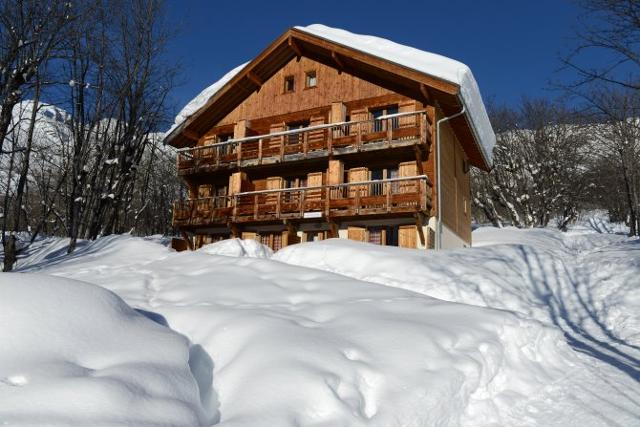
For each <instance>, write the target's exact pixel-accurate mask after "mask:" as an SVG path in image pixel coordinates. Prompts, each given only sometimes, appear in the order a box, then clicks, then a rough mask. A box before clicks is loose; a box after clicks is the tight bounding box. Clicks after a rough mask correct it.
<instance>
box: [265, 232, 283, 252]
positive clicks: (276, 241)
mask: <svg viewBox="0 0 640 427" xmlns="http://www.w3.org/2000/svg"><path fill="white" fill-rule="evenodd" d="M260 243H262V244H263V245H265V246H269V247H270V248H271V249H273V250H274V251H277V250H279V249H282V233H260Z"/></svg>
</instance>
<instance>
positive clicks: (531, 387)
mask: <svg viewBox="0 0 640 427" xmlns="http://www.w3.org/2000/svg"><path fill="white" fill-rule="evenodd" d="M474 239H475V241H476V242H481V244H483V245H486V246H483V247H480V248H475V249H471V250H460V251H443V252H440V253H434V252H421V251H415V250H402V249H397V248H379V247H374V246H371V245H366V244H359V243H353V242H349V241H326V242H317V243H311V244H301V245H296V246H291V247H288V248H286V249H284V250H282V251H280V252H277V253H276V254H275V255H274V256H273V257H271V258H251V257H247V256H244V255H246V254H245V253H242V251H236V252H235V253H236V254H237V255H239V256H237V257H234V256H229V255H233V253H234V252H233V251H226V253H227V255H219V254H211V253H207V250H201V251H197V252H191V253H175V252H171V251H169V250H168V249H166V248H165V247H164V246H162V245H161V244H160V243H159V240H158V239H157V238H149V239H140V238H133V237H130V236H112V237H106V238H102V239H99V240H98V241H96V242H92V243H88V244H83V245H81V247H80V248H79V249H78V251H77V253H75V254H74V255H72V256H71V257H66V256H64V242H61V241H58V240H55V239H50V240H42V241H40V242H38V243H37V245H34V246H33V247H31V248H30V252H29V253H28V255H27V258H26V259H23V260H21V262H20V265H19V267H20V269H21V270H22V271H30V272H39V273H47V274H53V275H56V276H63V277H68V278H73V279H79V280H84V281H87V282H91V283H94V284H98V285H100V286H103V287H105V288H108V289H111V290H113V291H114V292H116V293H117V294H118V295H119V296H121V297H122V298H124V299H125V301H127V302H128V303H129V304H130V305H132V306H134V307H136V308H139V309H142V310H145V311H146V312H147V315H148V316H151V317H155V318H157V319H161V320H164V321H166V323H167V324H168V326H169V327H170V328H172V329H174V330H176V331H178V332H180V333H181V334H184V335H186V336H187V337H188V338H189V339H190V341H191V346H192V347H191V348H192V349H193V348H197V349H199V350H200V351H199V357H198V358H196V360H197V362H198V363H192V365H193V366H192V369H191V370H192V371H193V372H194V375H195V377H196V380H197V382H198V385H199V390H200V395H199V400H198V399H195V401H192V404H194V405H196V404H198V402H201V404H202V408H203V411H204V412H205V418H207V419H208V420H210V421H220V424H221V425H224V426H253V425H278V426H280V425H292V426H293V425H331V426H341V425H345V426H347V425H348V426H352V425H375V426H389V425H402V426H431V425H433V426H436V425H438V426H455V425H508V426H523V425H524V426H527V425H545V426H555V425H558V426H560V425H562V426H564V425H576V426H578V425H580V426H582V425H589V426H592V425H595V426H598V425H633V423H634V422H636V421H637V419H638V418H639V417H640V406H638V403H637V402H640V387H639V383H638V380H637V378H638V376H637V373H638V369H640V366H638V359H639V355H638V350H637V349H638V347H639V346H640V342H638V339H639V337H638V335H637V331H638V318H637V313H638V312H639V311H640V310H638V304H639V301H638V294H637V289H638V284H637V281H634V279H633V277H640V276H639V275H638V274H639V273H640V265H639V258H640V255H639V253H638V251H639V250H640V246H639V243H638V241H637V240H636V241H634V240H629V239H626V238H624V237H620V236H611V235H599V234H595V233H592V234H585V233H580V234H577V233H575V234H573V235H571V236H569V237H567V236H564V235H561V234H560V233H558V232H552V231H544V230H532V231H517V230H495V229H482V230H479V231H476V232H475V233H474ZM493 243H499V244H497V245H494V244H493ZM514 243H517V244H514ZM234 245H235V246H234V248H236V249H237V243H236V244H234ZM254 246H255V245H254ZM211 247H212V248H214V249H215V250H213V251H209V252H216V251H218V250H222V245H212V246H211ZM211 247H210V248H211ZM216 248H217V249H216ZM257 249H258V248H252V251H254V252H255V251H256V250H257ZM234 250H235V249H234ZM245 252H246V251H245ZM257 252H260V251H257ZM257 252H256V253H257ZM294 264H295V265H294ZM335 272H339V273H341V274H337V273H335ZM581 272H583V273H585V274H581ZM551 273H553V274H551ZM579 273H580V274H579ZM14 275H15V273H14ZM634 275H635V276H634ZM0 277H1V276H0ZM434 297H437V298H434ZM0 387H2V386H1V385H0ZM0 390H1V388H0ZM116 403H117V402H116ZM114 405H115V403H114ZM2 406H3V402H2V400H0V408H2ZM70 416H71V417H72V416H73V414H72V413H71V415H70ZM156 422H157V424H161V420H160V419H158V420H156Z"/></svg>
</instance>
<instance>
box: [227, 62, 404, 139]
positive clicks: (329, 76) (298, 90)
mask: <svg viewBox="0 0 640 427" xmlns="http://www.w3.org/2000/svg"><path fill="white" fill-rule="evenodd" d="M311 70H315V71H316V76H317V86H316V87H313V88H305V87H304V86H305V74H306V72H307V71H311ZM285 76H294V78H295V90H294V91H293V92H287V93H285V92H284V77H285ZM384 95H394V94H393V92H391V91H389V90H387V89H384V88H382V87H380V86H376V85H374V84H372V83H369V82H367V81H365V80H362V79H359V78H357V77H353V76H351V75H349V74H347V73H342V74H338V71H336V70H335V69H334V68H331V67H328V66H326V65H323V64H320V63H318V62H316V61H313V60H311V59H309V58H301V59H300V61H296V59H292V60H291V61H289V63H288V64H287V65H285V66H284V67H283V68H281V69H280V70H279V71H278V72H277V73H275V74H274V75H273V76H272V77H271V78H270V79H269V80H267V81H266V82H265V83H264V84H263V85H262V87H261V88H260V90H259V91H257V92H254V93H253V94H252V95H250V96H249V97H248V98H247V99H246V100H245V101H244V102H243V103H242V104H240V105H239V106H237V107H236V108H235V109H234V110H233V111H232V112H231V113H229V114H228V115H227V116H226V117H224V118H223V119H222V120H221V121H220V122H219V123H217V125H216V126H221V125H228V124H232V123H235V122H237V121H239V120H241V119H248V120H252V121H254V120H256V119H263V118H267V117H270V116H278V115H283V114H290V113H295V112H299V111H305V110H314V109H318V108H325V109H326V114H325V115H326V116H328V113H329V110H330V109H331V103H334V102H342V103H349V102H350V101H359V100H362V99H366V98H373V97H381V96H384ZM396 98H397V99H398V100H400V99H405V100H406V99H407V98H405V97H402V96H400V95H396ZM381 102H383V103H384V100H383V101H381ZM250 127H251V126H250Z"/></svg>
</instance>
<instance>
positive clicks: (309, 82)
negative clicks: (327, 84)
mask: <svg viewBox="0 0 640 427" xmlns="http://www.w3.org/2000/svg"><path fill="white" fill-rule="evenodd" d="M317 85H318V78H317V77H316V72H315V71H307V79H306V87H308V88H310V87H316V86H317Z"/></svg>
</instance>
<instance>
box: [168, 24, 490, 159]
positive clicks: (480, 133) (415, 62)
mask: <svg viewBox="0 0 640 427" xmlns="http://www.w3.org/2000/svg"><path fill="white" fill-rule="evenodd" d="M295 29H296V30H298V31H302V32H305V33H308V34H311V35H313V36H316V37H320V38H323V39H325V40H329V41H331V42H333V43H337V44H341V45H344V46H346V47H349V48H351V49H355V50H358V51H361V52H363V53H366V54H368V55H372V56H375V57H378V58H381V59H384V60H387V61H389V62H393V63H395V64H398V65H401V66H404V67H407V68H410V69H413V70H415V71H418V72H420V73H423V74H426V75H429V76H432V77H435V78H437V79H440V80H444V81H447V82H449V83H453V84H455V85H457V86H459V87H460V99H461V101H462V103H463V104H464V106H465V108H466V112H467V117H469V119H470V120H469V121H470V123H471V126H472V128H473V131H474V132H475V136H476V140H477V141H478V143H479V145H480V149H481V152H482V154H483V156H484V158H485V160H486V161H487V163H488V164H491V161H492V153H493V146H494V145H495V141H496V137H495V134H494V132H493V128H492V127H491V123H490V122H489V117H488V115H487V111H486V110H485V107H484V103H483V101H482V96H481V95H480V90H479V88H478V84H477V82H476V80H475V78H474V77H473V73H472V72H471V69H470V68H469V67H468V66H466V65H465V64H463V63H462V62H459V61H456V60H454V59H451V58H447V57H445V56H442V55H438V54H435V53H431V52H426V51H423V50H420V49H416V48H413V47H410V46H405V45H401V44H398V43H395V42H392V41H390V40H386V39H383V38H380V37H375V36H368V35H361V34H354V33H351V32H349V31H345V30H341V29H338V28H331V27H327V26H326V25H322V24H313V25H309V26H306V27H295ZM247 64H248V63H244V64H242V65H240V66H238V67H236V68H234V69H233V70H231V71H229V72H228V73H227V74H225V75H224V76H223V77H222V78H221V79H220V80H218V81H216V82H215V83H213V84H212V85H211V86H209V87H207V88H206V89H204V90H203V91H202V92H200V93H199V94H198V96H196V97H195V98H194V99H193V100H191V101H190V102H189V103H188V104H187V105H186V106H185V107H184V108H183V109H182V110H181V111H180V113H178V115H177V116H176V118H175V123H174V125H173V126H172V127H171V129H169V131H168V132H167V134H166V135H169V134H171V133H172V132H173V131H174V130H175V129H176V128H177V127H178V126H180V125H181V124H182V123H183V122H185V121H186V120H187V119H188V118H189V117H190V116H191V115H193V114H195V113H196V112H197V111H198V110H199V109H201V108H202V107H203V106H204V105H205V104H206V103H207V101H208V100H209V99H211V98H212V97H213V96H214V95H215V94H216V93H217V92H218V91H219V90H221V89H222V88H223V87H224V86H225V84H226V83H228V82H229V81H230V80H231V79H233V77H235V76H236V75H237V74H239V73H240V71H242V69H243V68H244V67H245V66H246V65H247Z"/></svg>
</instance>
